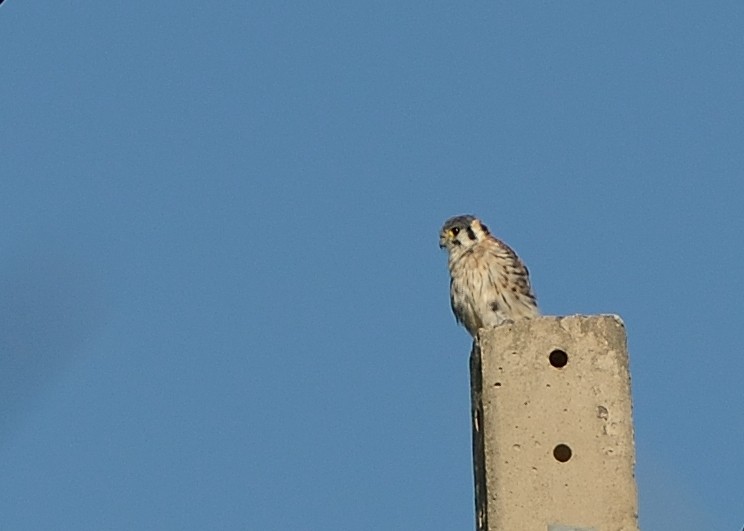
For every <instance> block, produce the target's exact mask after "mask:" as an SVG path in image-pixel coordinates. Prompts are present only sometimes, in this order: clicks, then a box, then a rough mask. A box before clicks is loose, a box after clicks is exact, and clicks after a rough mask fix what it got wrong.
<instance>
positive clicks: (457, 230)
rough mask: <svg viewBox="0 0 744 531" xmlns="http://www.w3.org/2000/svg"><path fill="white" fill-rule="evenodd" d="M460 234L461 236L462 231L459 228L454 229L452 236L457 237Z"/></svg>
mask: <svg viewBox="0 0 744 531" xmlns="http://www.w3.org/2000/svg"><path fill="white" fill-rule="evenodd" d="M458 234H460V229H459V228H458V227H453V228H452V236H457V235H458Z"/></svg>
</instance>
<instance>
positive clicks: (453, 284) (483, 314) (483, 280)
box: [439, 215, 540, 338]
mask: <svg viewBox="0 0 744 531" xmlns="http://www.w3.org/2000/svg"><path fill="white" fill-rule="evenodd" d="M439 246H440V247H441V248H443V249H446V250H447V253H448V255H449V258H448V267H449V272H450V302H451V304H452V311H453V313H454V314H455V318H456V319H457V322H459V323H461V324H462V325H463V326H464V327H465V328H466V329H467V331H468V332H469V333H470V335H471V336H473V338H475V337H476V336H477V334H478V330H480V329H481V328H488V327H493V326H497V325H500V324H501V323H503V322H505V321H514V320H517V319H529V318H530V317H536V316H538V315H539V314H540V312H539V310H538V308H537V299H536V298H535V295H534V294H533V293H532V287H531V285H530V277H529V272H528V271H527V267H525V265H524V264H523V263H522V261H521V260H520V259H519V257H518V256H517V254H516V253H515V252H514V251H513V250H512V249H511V248H510V247H509V246H508V245H506V244H505V243H504V242H502V241H501V240H499V239H497V238H494V237H493V236H492V235H491V233H490V232H489V231H488V228H487V227H486V226H485V225H484V224H483V223H481V221H480V220H479V219H478V218H476V217H474V216H469V215H465V216H455V217H453V218H450V219H448V220H447V221H446V222H445V223H444V226H443V227H442V230H441V231H440V233H439Z"/></svg>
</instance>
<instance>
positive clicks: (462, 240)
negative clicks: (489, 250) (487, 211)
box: [439, 215, 489, 254]
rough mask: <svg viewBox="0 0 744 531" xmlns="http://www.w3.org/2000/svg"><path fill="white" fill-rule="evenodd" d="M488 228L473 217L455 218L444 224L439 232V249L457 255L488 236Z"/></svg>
mask: <svg viewBox="0 0 744 531" xmlns="http://www.w3.org/2000/svg"><path fill="white" fill-rule="evenodd" d="M488 234H489V233H488V227H486V226H485V225H484V224H483V223H481V222H480V220H479V219H478V218H476V217H475V216H470V215H464V216H455V217H453V218H450V219H448V220H447V221H445V222H444V225H443V226H442V230H441V231H439V247H441V248H442V249H447V252H448V253H450V254H452V253H455V254H459V253H462V252H464V251H467V250H468V249H470V248H471V247H473V246H474V245H475V244H477V243H478V242H480V241H482V240H483V239H484V238H486V237H487V236H488Z"/></svg>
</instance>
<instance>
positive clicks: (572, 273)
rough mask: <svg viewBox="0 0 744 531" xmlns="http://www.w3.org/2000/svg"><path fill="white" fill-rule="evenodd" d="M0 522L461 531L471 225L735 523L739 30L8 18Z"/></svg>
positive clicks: (743, 255)
mask: <svg viewBox="0 0 744 531" xmlns="http://www.w3.org/2000/svg"><path fill="white" fill-rule="evenodd" d="M0 68H1V71H0V249H1V250H2V254H1V256H2V257H1V258H0V349H1V351H0V478H2V480H1V483H2V489H0V528H2V529H8V530H48V529H74V530H102V529H105V530H133V529H136V530H171V529H172V530H203V529H247V530H257V531H262V530H286V529H307V530H320V531H326V530H327V531H335V530H344V531H345V530H350V529H351V530H375V531H379V530H388V529H390V530H393V529H395V530H398V529H400V530H430V529H442V530H467V529H473V512H474V511H473V487H472V469H471V467H472V465H471V448H470V418H469V408H470V406H469V376H468V354H469V349H470V340H469V337H468V335H467V333H466V332H465V331H464V330H463V329H461V328H459V327H457V326H456V324H455V321H454V318H453V317H452V315H451V313H450V308H449V300H448V276H447V270H446V257H445V254H444V253H443V252H442V251H440V249H439V248H438V246H437V233H438V230H439V228H440V226H441V224H442V222H443V221H444V220H445V219H446V218H447V217H449V216H451V215H454V214H461V213H473V214H476V215H478V216H480V217H481V218H482V219H483V220H484V221H485V222H486V223H487V224H488V225H489V227H491V229H492V231H493V232H494V233H496V234H497V235H498V236H500V237H501V238H503V239H504V240H506V241H507V242H508V243H510V244H511V245H512V246H513V247H514V248H515V249H516V250H517V251H518V253H519V254H520V255H521V256H522V258H523V259H524V260H525V261H526V262H527V264H528V266H529V268H530V271H531V273H532V279H533V283H534V287H535V290H536V293H537V295H538V298H539V301H540V304H541V307H542V310H543V312H544V313H547V314H573V313H587V314H593V313H618V314H620V315H621V316H622V317H623V319H624V320H625V323H626V325H627V329H628V335H629V344H630V351H631V370H632V377H633V392H634V407H635V410H634V415H635V422H636V444H637V459H638V466H637V476H638V482H639V489H640V507H641V524H642V526H643V529H644V531H668V530H672V529H673V530H675V531H679V530H682V531H692V530H695V531H699V530H702V529H706V530H707V529H711V530H737V531H738V530H740V529H741V528H742V525H744V487H742V480H743V478H744V391H743V390H742V389H743V387H742V375H744V356H742V335H741V331H742V329H743V328H744V311H743V309H742V294H743V293H744V280H743V279H742V273H741V270H742V264H743V263H744V247H743V246H742V242H743V240H744V236H743V233H744V4H743V3H742V2H740V1H724V2H713V3H710V2H708V3H705V2H685V1H675V2H666V1H662V2H622V3H617V2H615V3H607V2H500V1H488V2H483V1H478V2H464V3H463V2H451V1H450V2H442V1H438V0H434V1H432V0H428V1H426V2H401V1H398V0H396V1H380V2H357V1H342V2H341V1H340V2H287V1H281V0H251V1H237V0H231V1H225V2H206V1H199V2H196V1H190V0H188V1H179V2H176V1H168V0H166V1H160V2H153V1H130V2H101V1H91V0H87V1H86V0H82V1H78V2H59V1H57V2H49V1H47V2H40V1H34V0H6V1H5V2H4V3H3V5H2V6H0Z"/></svg>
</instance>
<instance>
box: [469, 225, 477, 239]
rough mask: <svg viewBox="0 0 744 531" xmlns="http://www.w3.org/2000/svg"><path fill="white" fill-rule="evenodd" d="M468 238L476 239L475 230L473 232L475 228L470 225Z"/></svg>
mask: <svg viewBox="0 0 744 531" xmlns="http://www.w3.org/2000/svg"><path fill="white" fill-rule="evenodd" d="M468 238H470V239H471V240H475V232H473V229H472V228H471V227H468Z"/></svg>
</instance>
